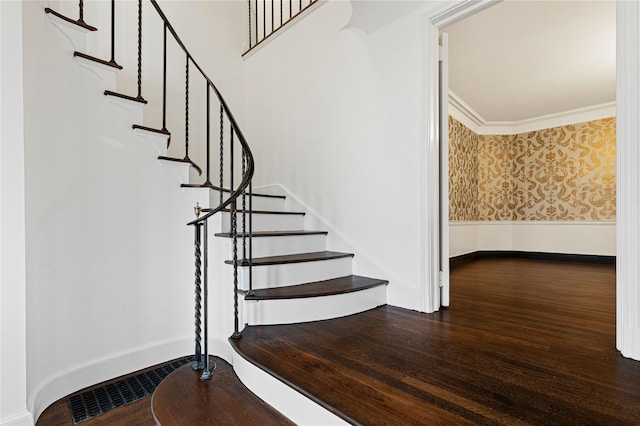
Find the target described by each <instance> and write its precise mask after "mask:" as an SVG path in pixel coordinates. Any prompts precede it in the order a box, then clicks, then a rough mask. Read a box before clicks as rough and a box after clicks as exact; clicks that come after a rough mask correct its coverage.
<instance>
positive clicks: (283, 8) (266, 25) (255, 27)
mask: <svg viewBox="0 0 640 426" xmlns="http://www.w3.org/2000/svg"><path fill="white" fill-rule="evenodd" d="M318 1H319V0H247V10H248V13H249V49H247V51H246V52H245V54H246V53H249V52H250V51H251V50H252V49H253V48H255V47H256V46H259V45H260V43H262V42H263V41H265V40H267V39H268V38H269V37H270V36H271V35H273V34H274V33H276V32H277V31H278V30H279V29H280V28H282V27H284V26H285V25H286V24H287V23H289V22H291V20H293V19H295V17H296V16H298V15H300V14H301V13H302V12H304V11H305V10H307V9H308V8H309V7H311V6H313V5H314V4H315V3H318Z"/></svg>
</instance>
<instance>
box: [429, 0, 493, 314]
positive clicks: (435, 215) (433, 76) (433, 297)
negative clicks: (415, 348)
mask: <svg viewBox="0 0 640 426" xmlns="http://www.w3.org/2000/svg"><path fill="white" fill-rule="evenodd" d="M498 2H499V0H464V1H461V2H459V3H457V4H455V5H453V6H446V7H445V8H441V9H439V10H437V11H436V12H435V13H433V14H431V15H429V16H427V17H426V19H425V21H426V22H425V34H424V39H425V52H426V53H425V69H426V83H425V90H424V93H425V101H424V106H425V117H426V126H425V127H426V129H425V139H426V140H427V143H426V149H425V152H424V155H423V156H422V158H423V161H424V163H423V167H422V168H421V169H422V170H421V180H422V187H423V188H424V189H425V191H424V192H423V193H424V194H426V195H424V199H425V202H424V206H422V207H423V208H422V220H423V224H424V225H423V228H424V240H423V241H424V243H423V244H424V248H423V249H424V253H425V254H426V259H424V264H425V269H424V274H425V280H424V281H425V284H424V290H423V292H422V294H423V300H422V310H423V311H425V312H434V311H437V310H438V309H440V306H441V300H440V279H441V277H440V251H441V241H440V172H441V166H440V154H441V148H440V123H439V120H440V106H439V99H440V98H439V94H440V89H439V85H440V76H439V63H438V62H439V57H438V46H439V38H440V28H442V27H444V26H446V25H449V24H452V23H454V22H456V21H459V20H460V19H462V18H464V17H466V16H469V15H472V14H474V13H476V12H478V11H480V10H482V9H485V8H487V7H489V6H492V5H494V4H496V3H498ZM445 152H446V151H445ZM446 167H447V165H446V164H443V165H442V168H443V170H442V172H443V176H447V174H448V171H447V170H446ZM445 210H446V209H445ZM444 220H445V221H447V222H448V218H444ZM448 260H449V259H448V258H447V259H445V260H444V261H446V262H448ZM442 279H444V280H448V279H449V277H442Z"/></svg>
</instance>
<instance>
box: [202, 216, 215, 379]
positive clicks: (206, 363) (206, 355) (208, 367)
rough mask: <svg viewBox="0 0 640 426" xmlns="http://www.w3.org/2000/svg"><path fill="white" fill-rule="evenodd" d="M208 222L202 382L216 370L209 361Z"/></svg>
mask: <svg viewBox="0 0 640 426" xmlns="http://www.w3.org/2000/svg"><path fill="white" fill-rule="evenodd" d="M207 224H208V221H207V220H205V221H204V237H203V246H204V360H203V364H204V365H203V369H204V371H203V372H202V375H201V376H200V380H209V379H210V378H211V372H212V371H213V370H215V368H216V363H215V362H214V363H213V368H212V367H211V360H209V272H208V271H209V249H208V247H209V242H208V235H209V232H208V225H207Z"/></svg>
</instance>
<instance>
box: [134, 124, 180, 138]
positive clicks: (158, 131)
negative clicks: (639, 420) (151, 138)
mask: <svg viewBox="0 0 640 426" xmlns="http://www.w3.org/2000/svg"><path fill="white" fill-rule="evenodd" d="M131 128H132V129H134V130H136V129H138V130H144V131H147V132H151V133H158V134H161V135H166V136H171V132H170V131H168V130H167V129H154V128H153V127H147V126H142V125H140V124H134V125H133V126H131Z"/></svg>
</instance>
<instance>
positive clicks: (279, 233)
mask: <svg viewBox="0 0 640 426" xmlns="http://www.w3.org/2000/svg"><path fill="white" fill-rule="evenodd" d="M328 233H329V232H327V231H302V230H300V231H254V232H253V234H252V235H253V238H261V237H298V236H305V235H327V234H328ZM243 235H245V234H243V233H242V232H238V233H236V236H237V237H238V238H242V236H243ZM215 236H216V237H220V238H231V236H232V235H231V233H230V232H218V233H216V234H215ZM246 236H247V237H248V236H249V233H248V232H247V233H246Z"/></svg>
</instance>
